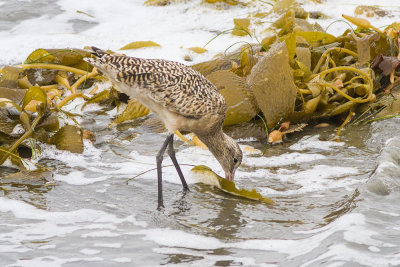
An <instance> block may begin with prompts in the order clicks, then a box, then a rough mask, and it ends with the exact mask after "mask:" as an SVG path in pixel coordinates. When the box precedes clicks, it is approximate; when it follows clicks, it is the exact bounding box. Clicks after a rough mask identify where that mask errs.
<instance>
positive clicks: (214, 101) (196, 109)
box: [86, 49, 226, 119]
mask: <svg viewBox="0 0 400 267" xmlns="http://www.w3.org/2000/svg"><path fill="white" fill-rule="evenodd" d="M94 51H95V53H94V54H96V55H97V56H98V58H96V59H93V58H88V59H86V60H87V61H88V62H89V63H91V64H93V65H94V66H97V67H98V68H99V69H100V70H105V71H106V72H108V73H109V74H110V73H111V74H112V76H114V77H111V78H113V79H115V81H117V82H119V83H123V84H125V85H127V86H129V87H132V88H136V90H138V91H139V93H140V94H146V95H147V96H148V97H149V98H151V99H152V100H153V101H155V102H157V103H159V104H161V105H162V106H163V107H165V108H166V109H168V110H170V111H172V112H175V113H178V114H180V115H182V116H185V117H190V118H196V119H198V118H201V117H202V116H204V115H207V114H218V115H222V116H225V112H226V103H225V99H224V98H223V96H222V95H221V94H220V93H219V92H218V90H217V88H216V87H215V86H214V85H213V84H212V83H211V82H210V81H209V80H207V79H206V78H205V77H204V76H203V75H202V74H201V73H199V72H198V71H196V70H194V69H192V68H190V67H189V66H186V65H184V64H181V63H178V62H174V61H168V60H162V59H142V58H135V57H128V56H124V55H111V54H108V53H105V52H104V51H102V50H99V49H98V50H96V49H94ZM132 91H133V90H132ZM132 96H133V97H135V95H132Z"/></svg>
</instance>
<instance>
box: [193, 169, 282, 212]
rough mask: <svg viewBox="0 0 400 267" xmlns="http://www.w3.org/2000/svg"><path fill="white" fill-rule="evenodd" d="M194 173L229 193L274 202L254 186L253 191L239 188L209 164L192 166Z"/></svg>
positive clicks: (201, 179)
mask: <svg viewBox="0 0 400 267" xmlns="http://www.w3.org/2000/svg"><path fill="white" fill-rule="evenodd" d="M192 173H194V174H197V175H198V176H197V177H196V178H197V180H198V181H201V182H202V183H205V184H208V185H212V186H215V187H218V188H219V189H221V190H222V191H224V192H226V193H228V194H231V195H235V196H238V197H242V198H245V199H251V200H257V201H262V202H265V203H267V204H274V201H273V200H272V199H270V198H267V197H263V196H262V195H261V194H260V193H258V192H257V191H256V190H255V189H254V188H253V189H252V190H251V191H249V190H246V189H244V188H241V189H237V188H236V185H235V183H234V182H232V181H229V180H227V179H225V178H222V177H221V176H219V175H217V174H216V173H215V172H213V171H212V170H211V169H210V168H209V167H207V166H204V165H198V166H195V167H193V168H192ZM199 176H203V177H199Z"/></svg>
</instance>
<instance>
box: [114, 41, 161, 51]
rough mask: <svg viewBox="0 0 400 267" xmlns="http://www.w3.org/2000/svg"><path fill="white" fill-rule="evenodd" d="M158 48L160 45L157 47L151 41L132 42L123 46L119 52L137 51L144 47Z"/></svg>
mask: <svg viewBox="0 0 400 267" xmlns="http://www.w3.org/2000/svg"><path fill="white" fill-rule="evenodd" d="M160 46H161V45H159V44H157V43H155V42H153V41H136V42H132V43H129V44H127V45H124V46H123V47H121V48H120V49H119V50H127V49H139V48H144V47H160Z"/></svg>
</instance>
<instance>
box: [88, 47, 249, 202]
mask: <svg viewBox="0 0 400 267" xmlns="http://www.w3.org/2000/svg"><path fill="white" fill-rule="evenodd" d="M91 49H92V51H91V53H92V54H93V55H95V57H86V58H85V59H84V60H85V61H86V62H88V63H89V64H91V65H92V66H94V67H96V68H97V69H98V70H100V71H101V72H102V73H103V75H105V76H106V77H107V78H108V79H109V80H110V81H111V82H112V83H113V85H114V87H115V88H116V89H117V90H118V91H120V92H122V93H125V94H126V95H128V96H129V97H133V98H136V99H137V100H138V101H140V102H141V103H142V104H143V105H144V106H146V107H147V108H149V109H150V110H151V111H152V112H153V113H154V114H156V115H157V116H158V117H159V118H160V119H161V121H162V122H163V123H164V125H165V127H166V129H167V130H168V136H167V138H166V139H165V141H164V143H163V144H162V146H161V148H160V150H159V152H158V154H157V156H156V163H157V179H158V208H164V203H163V195H162V169H161V163H162V161H163V156H164V153H165V151H166V150H167V149H168V150H167V153H168V155H169V157H170V158H171V160H172V163H173V164H174V166H175V169H176V171H177V173H178V175H179V178H180V180H181V183H182V186H183V189H184V190H185V191H187V190H189V187H188V185H187V183H186V180H185V178H184V175H183V173H182V171H181V168H180V166H179V163H178V161H177V160H176V157H175V149H174V145H173V142H174V138H173V137H174V133H175V131H177V130H178V131H180V132H193V133H194V134H196V135H197V137H198V138H199V139H200V140H201V141H202V142H203V143H204V144H205V145H206V146H207V147H208V149H209V151H210V152H211V153H212V154H213V155H214V157H215V158H216V159H217V161H218V162H219V164H220V165H221V167H222V169H223V170H224V172H225V178H226V179H227V180H230V181H233V179H234V175H235V171H236V169H237V168H238V167H239V165H240V164H241V162H242V155H243V154H242V151H241V149H240V147H239V145H238V144H237V143H236V141H235V140H234V139H233V138H231V137H230V136H228V135H227V134H225V133H224V132H223V130H222V124H223V122H224V119H225V115H226V109H227V106H226V102H225V99H224V97H223V96H222V95H221V94H220V93H219V92H218V89H217V88H216V87H215V86H214V85H213V84H212V83H211V82H210V81H209V80H207V78H205V77H204V76H203V75H202V74H201V73H200V72H198V71H196V70H194V69H193V68H191V67H189V66H187V65H185V64H182V63H179V62H175V61H170V60H164V59H146V58H138V57H129V56H126V55H122V54H111V53H107V52H105V51H104V50H101V49H99V48H96V47H91Z"/></svg>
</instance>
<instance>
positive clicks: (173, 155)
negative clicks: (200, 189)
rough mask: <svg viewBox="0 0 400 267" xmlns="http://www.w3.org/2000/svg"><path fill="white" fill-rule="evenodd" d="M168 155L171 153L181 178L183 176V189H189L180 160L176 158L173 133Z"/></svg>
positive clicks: (170, 155)
mask: <svg viewBox="0 0 400 267" xmlns="http://www.w3.org/2000/svg"><path fill="white" fill-rule="evenodd" d="M168 155H169V157H170V158H171V160H172V163H174V166H175V169H176V171H177V172H178V175H179V178H181V182H182V186H183V189H184V190H185V191H186V190H189V187H188V185H187V183H186V181H185V177H184V176H183V173H182V171H181V167H179V164H178V161H177V160H176V157H175V149H174V138H173V135H172V138H171V140H170V141H169V145H168Z"/></svg>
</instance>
